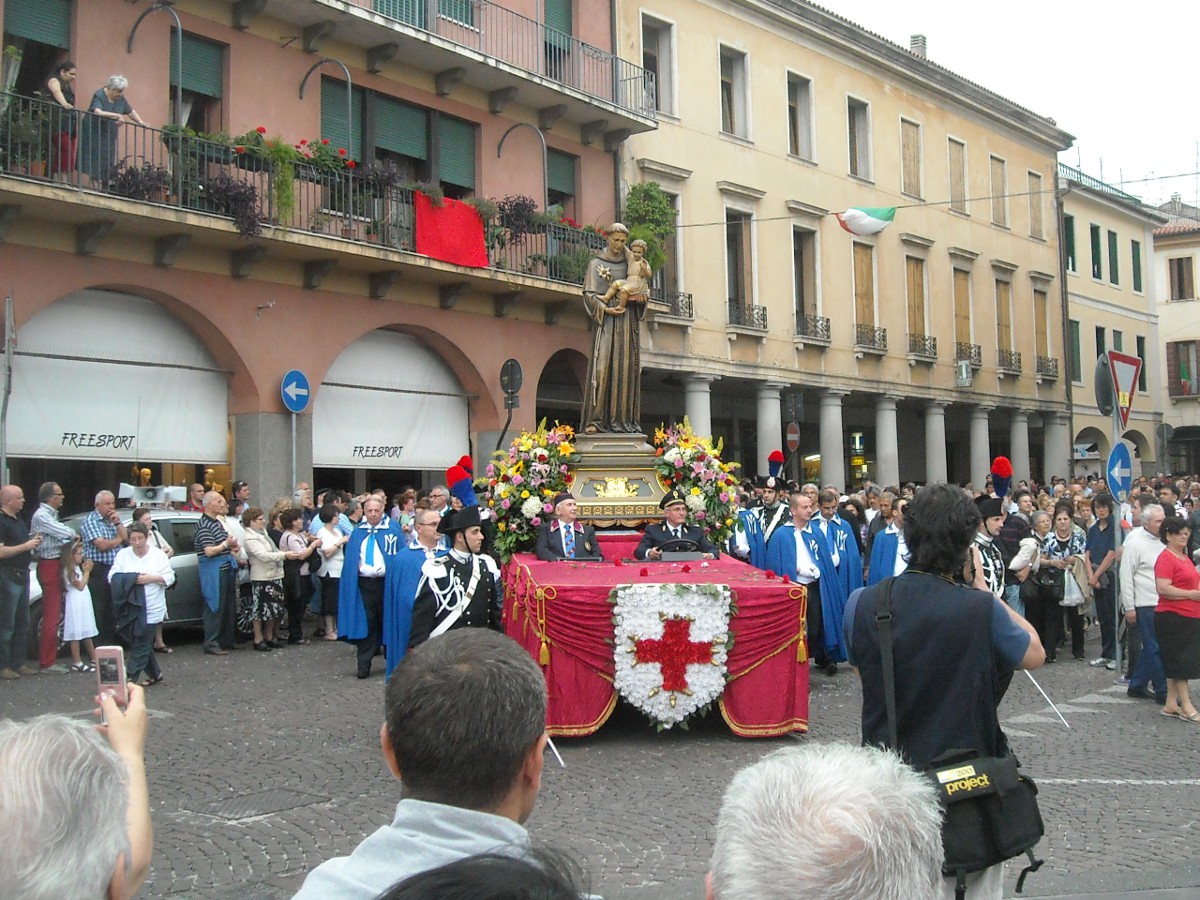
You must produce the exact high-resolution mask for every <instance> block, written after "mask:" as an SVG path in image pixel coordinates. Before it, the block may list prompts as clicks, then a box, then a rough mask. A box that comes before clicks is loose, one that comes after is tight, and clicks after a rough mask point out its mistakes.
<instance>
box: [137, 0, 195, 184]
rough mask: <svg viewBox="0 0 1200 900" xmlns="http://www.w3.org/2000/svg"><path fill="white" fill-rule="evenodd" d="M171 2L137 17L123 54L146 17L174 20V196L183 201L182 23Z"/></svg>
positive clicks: (162, 0) (165, 0) (165, 1)
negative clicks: (168, 16) (167, 15)
mask: <svg viewBox="0 0 1200 900" xmlns="http://www.w3.org/2000/svg"><path fill="white" fill-rule="evenodd" d="M172 6H173V4H172V2H171V0H158V2H156V3H155V4H154V5H153V6H151V7H150V8H149V9H148V10H146V11H145V12H144V13H142V14H141V15H140V16H138V17H137V21H136V22H134V23H133V28H131V29H130V30H129V40H128V41H126V43H125V52H126V53H133V39H134V37H136V36H137V30H138V27H139V26H141V24H142V22H143V20H145V18H146V16H148V15H150V14H151V13H155V12H160V11H161V12H166V13H170V14H171V18H172V19H174V20H175V125H176V126H177V127H178V128H179V135H178V138H179V140H178V141H177V143H176V148H175V196H176V198H178V199H179V200H180V202H182V199H183V23H182V22H180V21H179V13H177V12H175V10H174V9H172Z"/></svg>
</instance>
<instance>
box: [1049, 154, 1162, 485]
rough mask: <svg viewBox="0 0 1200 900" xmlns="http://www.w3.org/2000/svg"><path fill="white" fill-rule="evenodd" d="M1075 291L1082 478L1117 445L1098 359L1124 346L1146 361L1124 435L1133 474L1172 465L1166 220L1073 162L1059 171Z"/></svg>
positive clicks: (1076, 426) (1074, 395)
mask: <svg viewBox="0 0 1200 900" xmlns="http://www.w3.org/2000/svg"><path fill="white" fill-rule="evenodd" d="M1058 185H1059V193H1060V195H1061V197H1062V206H1063V221H1062V244H1063V260H1064V269H1065V277H1066V288H1067V304H1068V319H1067V350H1068V352H1067V361H1068V362H1067V367H1068V371H1067V373H1066V377H1067V378H1069V379H1070V383H1071V401H1072V403H1071V405H1072V429H1073V443H1072V457H1073V461H1074V474H1075V475H1100V474H1102V473H1103V471H1104V461H1105V460H1106V459H1107V457H1108V454H1109V451H1110V450H1111V449H1112V446H1113V419H1112V417H1111V416H1105V415H1101V414H1100V409H1099V407H1098V406H1097V402H1096V387H1095V372H1096V363H1097V360H1098V359H1099V357H1100V355H1101V354H1102V353H1105V352H1106V351H1117V352H1121V353H1126V354H1129V355H1131V356H1137V357H1138V358H1140V359H1141V360H1142V370H1141V375H1140V377H1139V379H1138V383H1137V385H1136V386H1135V390H1134V392H1133V394H1132V398H1131V399H1132V407H1131V412H1130V415H1129V422H1128V426H1127V428H1125V429H1124V431H1123V432H1122V435H1121V437H1122V439H1123V440H1124V441H1125V442H1126V443H1127V444H1128V446H1129V450H1130V456H1131V458H1132V460H1133V474H1134V476H1135V477H1136V476H1138V475H1141V474H1146V475H1153V474H1154V473H1155V472H1158V471H1163V470H1164V467H1163V465H1162V464H1161V459H1162V452H1163V447H1161V446H1160V443H1159V441H1158V439H1157V436H1158V426H1159V425H1160V424H1161V423H1162V420H1163V415H1162V406H1161V404H1160V403H1159V402H1158V401H1159V397H1160V396H1161V394H1160V390H1161V388H1160V385H1161V382H1162V365H1161V356H1162V346H1161V343H1160V340H1159V309H1158V287H1159V286H1158V284H1157V279H1156V277H1155V263H1154V230H1155V228H1158V227H1160V226H1162V225H1163V224H1164V223H1165V222H1166V217H1165V216H1163V215H1162V214H1161V213H1159V212H1158V211H1157V210H1154V209H1153V208H1150V207H1147V206H1145V205H1143V204H1142V202H1141V201H1140V200H1139V199H1138V198H1137V197H1134V196H1131V195H1130V194H1126V193H1124V192H1123V191H1120V190H1117V189H1116V188H1114V187H1112V186H1110V185H1107V184H1105V183H1104V182H1102V181H1099V180H1097V179H1095V178H1092V177H1091V176H1089V175H1087V174H1085V173H1084V172H1080V171H1079V170H1077V169H1073V168H1071V167H1070V166H1065V165H1060V166H1059V167H1058Z"/></svg>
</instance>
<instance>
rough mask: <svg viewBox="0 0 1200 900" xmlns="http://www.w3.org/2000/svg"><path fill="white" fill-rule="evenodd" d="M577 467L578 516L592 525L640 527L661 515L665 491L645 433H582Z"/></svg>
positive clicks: (577, 443) (578, 437) (574, 488)
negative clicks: (659, 506) (661, 503)
mask: <svg viewBox="0 0 1200 900" xmlns="http://www.w3.org/2000/svg"><path fill="white" fill-rule="evenodd" d="M575 451H576V458H575V463H574V467H573V472H574V475H575V481H574V482H573V483H572V485H571V493H572V494H574V495H575V502H576V507H577V509H578V515H579V518H580V519H582V520H583V521H585V522H589V523H591V524H592V525H599V526H607V525H624V526H626V527H629V528H636V527H638V526H641V525H644V524H646V523H647V522H656V521H658V520H659V519H661V518H662V511H661V510H660V509H659V508H658V504H659V501H660V500H662V498H663V497H664V496H665V495H666V491H664V490H663V487H662V485H661V484H660V483H659V480H658V473H657V471H656V470H655V468H654V464H655V461H656V460H657V457H656V456H655V451H654V448H653V447H651V446H650V444H649V443H648V442H647V440H646V435H644V434H578V435H576V437H575Z"/></svg>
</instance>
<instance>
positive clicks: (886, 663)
mask: <svg viewBox="0 0 1200 900" xmlns="http://www.w3.org/2000/svg"><path fill="white" fill-rule="evenodd" d="M895 580H896V579H895V577H892V578H885V579H883V581H881V582H880V583H879V587H880V588H881V589H882V590H877V591H875V598H874V599H875V627H876V628H877V629H878V631H879V654H880V658H881V662H882V664H883V673H882V674H883V700H884V705H885V706H886V707H887V723H888V746H889V747H890V748H891V749H893V750H896V749H897V748H898V747H899V745H900V742H899V740H898V739H897V737H896V661H895V657H894V655H893V651H892V582H893V581H895Z"/></svg>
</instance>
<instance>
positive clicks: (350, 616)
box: [337, 518, 408, 641]
mask: <svg viewBox="0 0 1200 900" xmlns="http://www.w3.org/2000/svg"><path fill="white" fill-rule="evenodd" d="M367 531H368V529H366V528H364V527H362V526H361V525H360V526H359V527H358V528H355V529H354V531H352V532H351V533H350V540H349V541H347V542H346V547H345V560H346V561H345V564H344V566H343V568H342V577H341V578H340V579H338V623H337V630H338V637H339V638H340V639H342V640H346V641H357V640H361V639H362V638H365V637H366V636H367V613H366V610H365V609H363V603H362V595H361V594H360V593H359V592H358V561H359V559H360V557H361V551H362V543H363V541H364V540H366V537H367ZM393 537H394V540H389V538H393ZM376 538H377V542H376V546H377V547H378V548H379V552H381V553H382V554H383V562H384V565H385V566H387V571H386V573H385V575H384V581H383V585H384V587H383V628H384V632H385V633H386V631H387V610H388V606H389V601H390V598H391V597H392V595H393V594H394V592H395V591H396V590H397V589H398V587H399V583H400V582H399V574H400V573H399V572H398V571H397V568H398V567H397V566H396V564H395V563H396V556H397V555H398V554H399V553H400V551H401V550H403V549H404V548H405V546H407V544H408V539H407V538H406V537H405V536H404V532H402V531H401V530H400V526H399V525H397V524H396V523H395V522H393V521H392V520H391V519H387V518H385V519H384V520H383V522H380V523H379V530H378V532H377V533H376Z"/></svg>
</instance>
